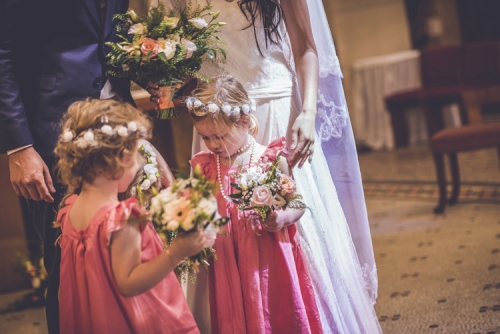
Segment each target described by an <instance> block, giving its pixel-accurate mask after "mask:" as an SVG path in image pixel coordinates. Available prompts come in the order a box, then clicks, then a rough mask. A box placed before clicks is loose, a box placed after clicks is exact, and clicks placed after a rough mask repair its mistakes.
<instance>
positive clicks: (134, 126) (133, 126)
mask: <svg viewBox="0 0 500 334" xmlns="http://www.w3.org/2000/svg"><path fill="white" fill-rule="evenodd" d="M127 129H128V130H129V131H130V132H136V131H137V123H136V122H133V121H132V122H128V124H127Z"/></svg>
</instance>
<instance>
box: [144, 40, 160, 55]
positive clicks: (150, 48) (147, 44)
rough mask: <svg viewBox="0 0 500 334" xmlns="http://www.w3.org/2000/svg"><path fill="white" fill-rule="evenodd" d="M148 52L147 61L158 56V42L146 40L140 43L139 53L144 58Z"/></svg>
mask: <svg viewBox="0 0 500 334" xmlns="http://www.w3.org/2000/svg"><path fill="white" fill-rule="evenodd" d="M149 52H151V55H150V56H149V59H151V58H153V57H156V55H157V54H158V42H157V41H155V40H154V39H151V38H146V39H144V41H143V42H142V45H141V53H142V54H143V55H144V56H145V55H147V54H148V53H149Z"/></svg>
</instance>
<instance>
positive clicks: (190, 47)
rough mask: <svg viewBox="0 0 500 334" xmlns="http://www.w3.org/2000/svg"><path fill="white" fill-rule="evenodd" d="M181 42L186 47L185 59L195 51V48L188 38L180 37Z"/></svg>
mask: <svg viewBox="0 0 500 334" xmlns="http://www.w3.org/2000/svg"><path fill="white" fill-rule="evenodd" d="M181 44H182V45H184V46H185V47H186V59H189V58H191V56H192V55H193V52H195V51H196V49H197V47H196V45H195V44H194V43H193V42H191V41H190V40H188V39H185V38H183V39H181Z"/></svg>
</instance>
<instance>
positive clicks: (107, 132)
mask: <svg viewBox="0 0 500 334" xmlns="http://www.w3.org/2000/svg"><path fill="white" fill-rule="evenodd" d="M101 132H102V133H104V134H105V135H111V134H113V128H112V127H111V125H108V124H104V125H103V126H101Z"/></svg>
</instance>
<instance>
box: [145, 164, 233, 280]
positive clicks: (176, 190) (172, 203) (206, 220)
mask: <svg viewBox="0 0 500 334" xmlns="http://www.w3.org/2000/svg"><path fill="white" fill-rule="evenodd" d="M214 190H215V182H213V181H210V180H207V179H206V178H205V176H203V175H202V173H201V169H200V167H199V166H196V168H195V169H194V173H193V176H192V177H191V178H188V179H178V180H176V181H175V182H174V184H173V185H172V186H171V187H169V188H167V189H164V190H162V191H160V192H159V193H157V194H156V195H154V196H153V197H152V198H151V201H150V208H149V210H150V213H151V215H152V221H153V225H154V226H155V228H156V231H157V232H158V234H159V235H160V237H161V238H162V239H163V241H164V242H165V244H166V246H167V247H168V246H169V245H171V244H172V242H173V241H174V239H175V238H176V237H177V235H178V234H179V233H189V232H190V231H194V230H196V229H204V230H205V233H213V234H216V233H217V232H218V230H219V228H220V227H222V226H224V225H225V224H226V223H227V221H228V220H227V218H222V217H220V216H219V214H218V213H217V200H216V199H215V196H214ZM209 257H214V258H216V257H215V250H214V249H213V248H205V249H204V250H203V251H202V252H201V253H199V254H197V255H195V256H191V257H189V258H186V259H185V260H184V261H183V262H182V263H181V264H180V265H179V266H178V267H177V268H176V273H177V275H178V276H179V277H180V278H181V279H183V280H185V279H186V278H188V277H189V278H190V280H191V281H194V279H195V273H196V272H198V266H199V265H200V264H201V265H203V266H204V267H205V268H206V267H207V266H208V265H209V264H208V262H207V259H208V258H209Z"/></svg>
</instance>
